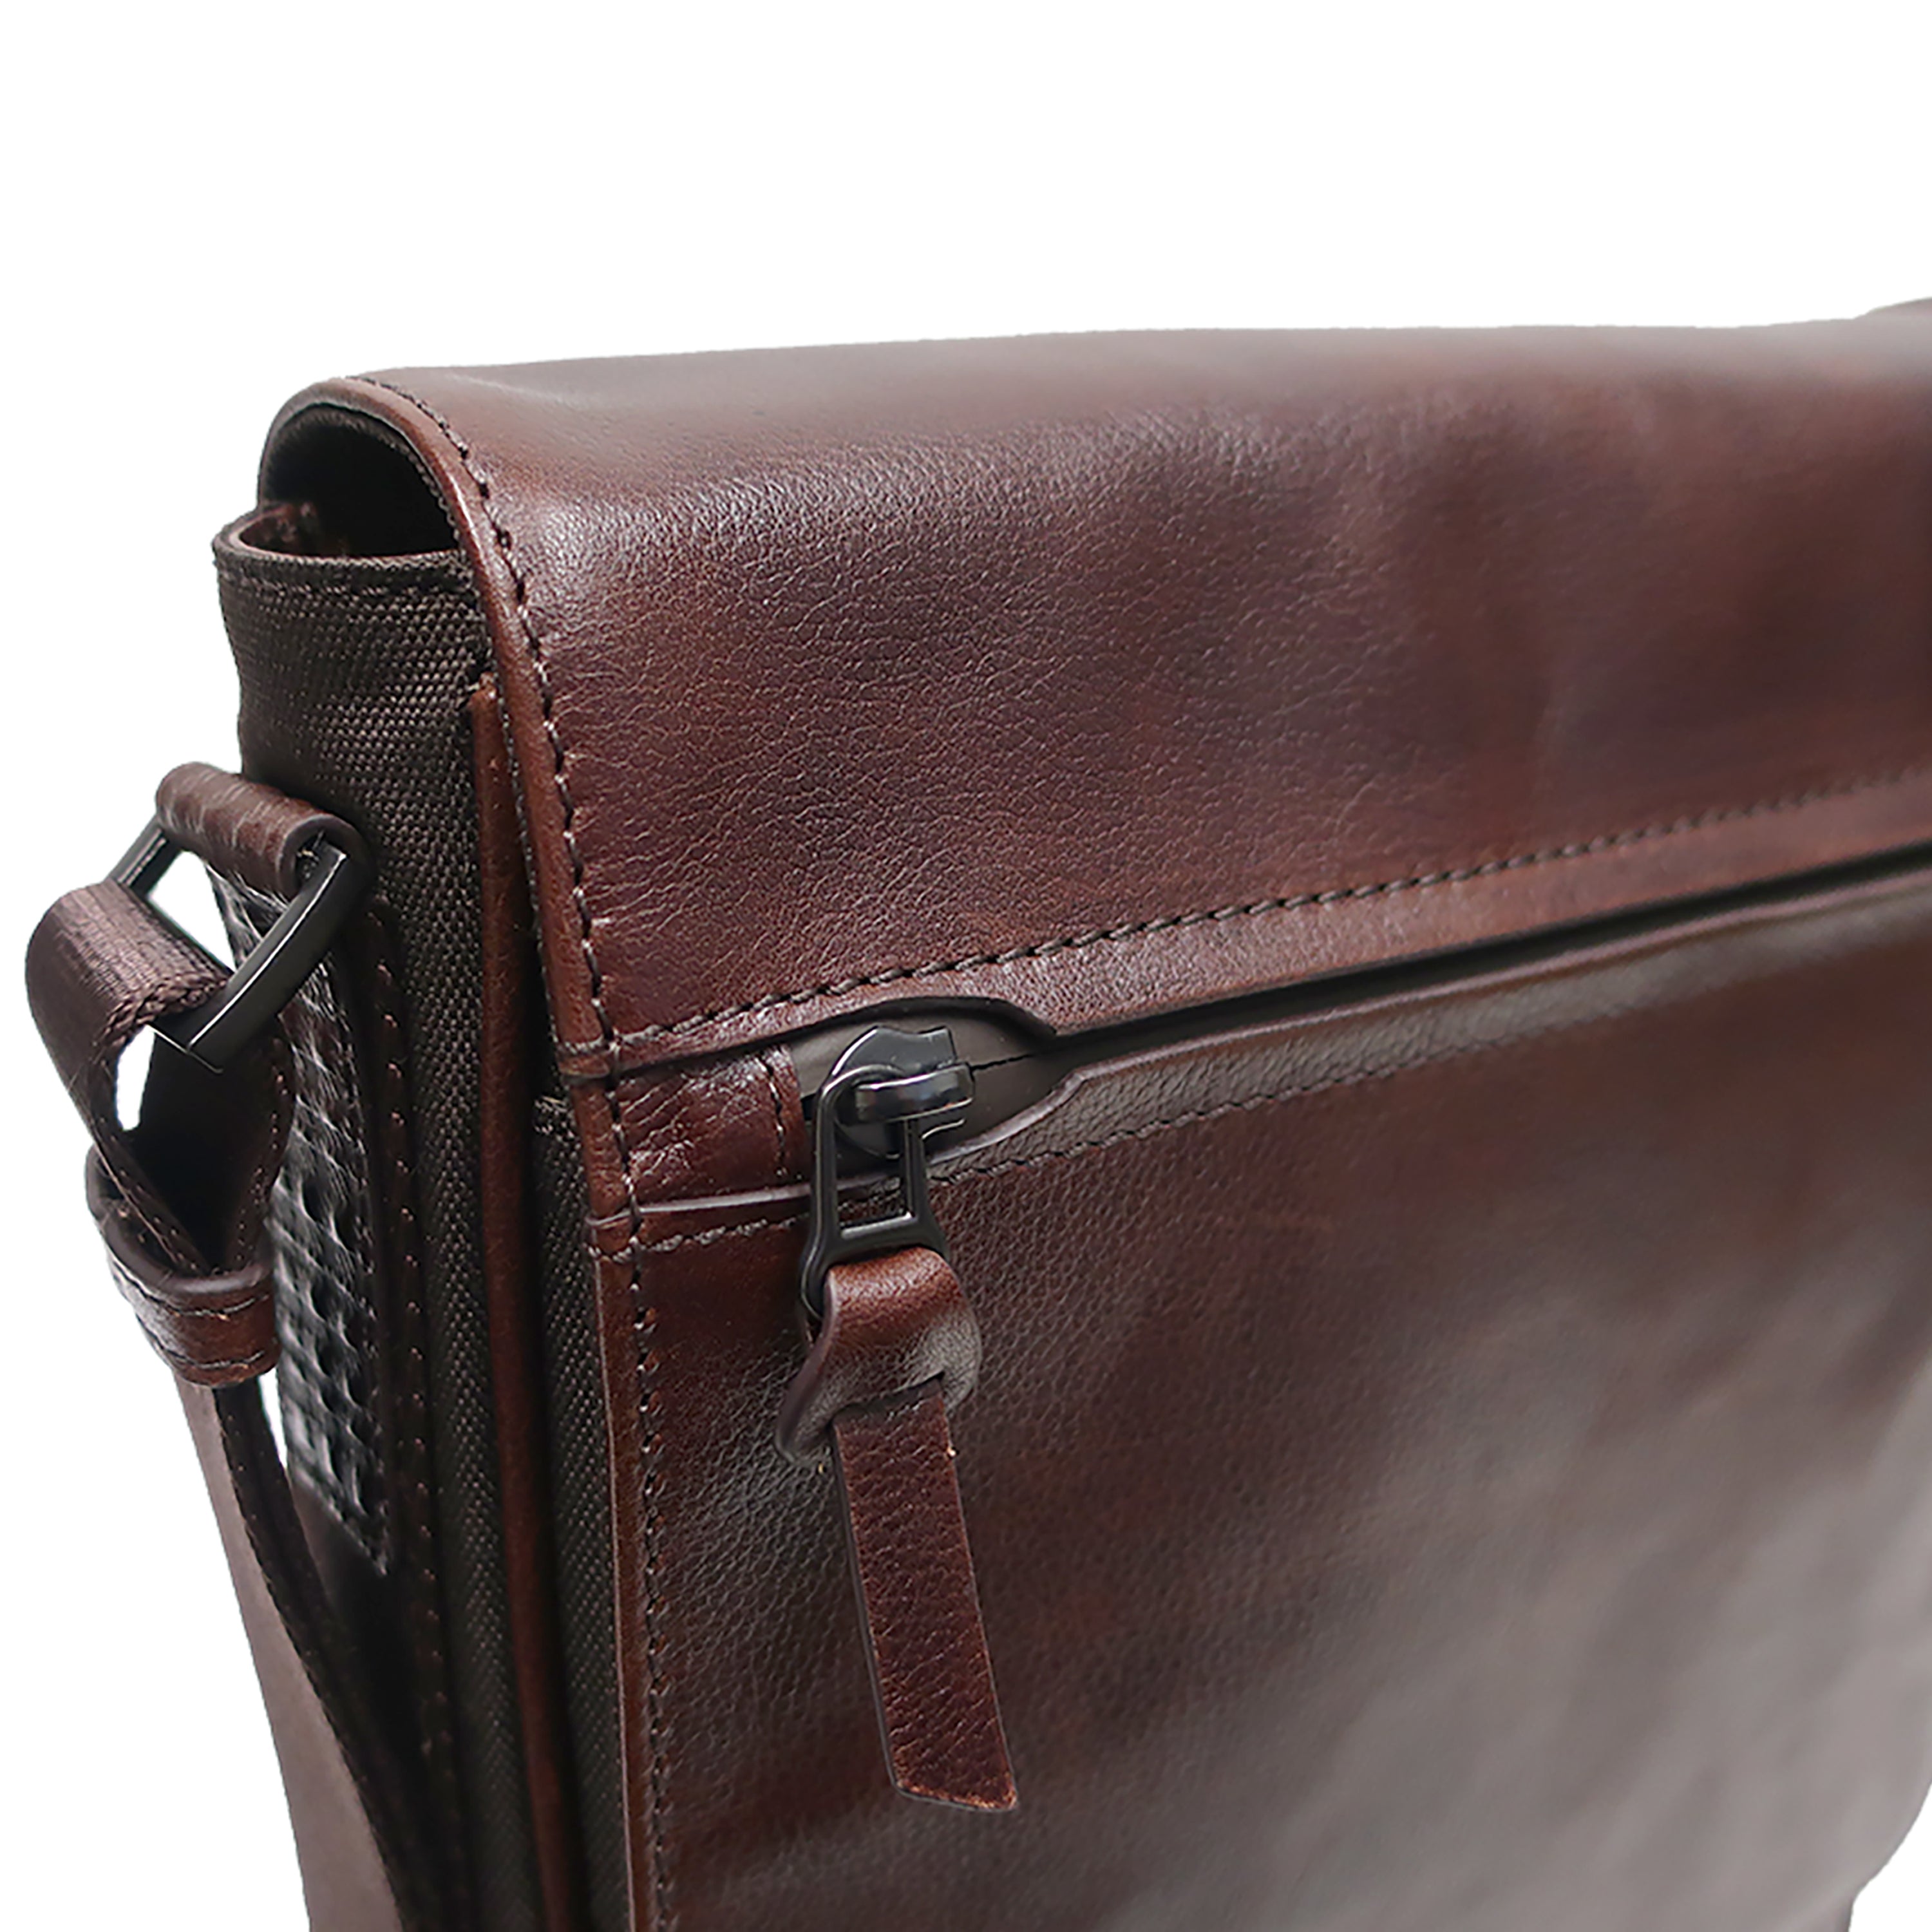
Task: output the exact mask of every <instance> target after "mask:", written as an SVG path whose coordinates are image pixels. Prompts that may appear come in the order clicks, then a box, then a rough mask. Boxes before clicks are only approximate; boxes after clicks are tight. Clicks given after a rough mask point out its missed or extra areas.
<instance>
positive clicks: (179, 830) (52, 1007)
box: [27, 766, 442, 1932]
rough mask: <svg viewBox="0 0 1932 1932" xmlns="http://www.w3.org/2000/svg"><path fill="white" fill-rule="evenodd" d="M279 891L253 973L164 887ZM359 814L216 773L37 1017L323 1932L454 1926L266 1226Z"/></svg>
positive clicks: (134, 872)
mask: <svg viewBox="0 0 1932 1932" xmlns="http://www.w3.org/2000/svg"><path fill="white" fill-rule="evenodd" d="M180 850H192V851H193V852H195V853H196V854H197V855H198V856H200V857H201V858H202V859H204V860H205V862H207V863H208V865H210V866H211V868H212V869H214V871H216V872H217V873H218V874H221V875H222V876H223V877H226V878H228V879H229V880H233V881H234V882H236V883H244V884H246V885H247V886H249V887H250V888H251V889H253V890H254V891H256V892H261V893H266V894H268V895H270V896H272V898H275V900H276V901H278V903H280V904H282V905H284V907H285V908H286V909H285V910H284V913H283V915H282V916H281V919H280V920H279V921H278V923H277V924H276V925H275V926H274V927H273V928H272V929H271V930H270V932H269V934H268V935H266V937H265V938H263V941H261V942H260V944H258V945H257V947H254V949H253V950H251V953H249V954H248V957H247V959H245V960H244V962H243V963H242V968H240V969H239V971H235V972H233V973H231V972H230V971H229V969H228V968H226V967H224V966H223V965H220V963H219V962H217V961H216V960H214V959H212V958H211V957H210V956H209V955H208V953H205V952H204V951H203V950H202V949H201V948H200V947H199V946H197V945H196V944H194V943H193V941H191V940H190V939H189V938H187V937H186V936H185V935H184V934H182V933H181V932H179V931H178V929H176V928H175V927H174V926H172V925H171V924H170V923H169V922H168V921H166V919H163V917H162V916H160V913H157V912H156V911H155V910H154V908H153V907H152V906H151V904H149V903H148V897H147V894H148V890H149V889H150V888H151V886H153V884H154V883H155V881H156V880H157V879H158V878H159V877H160V874H161V873H162V872H163V871H165V870H166V867H167V865H168V864H169V862H171V860H172V858H173V857H174V856H175V853H177V852H178V851H180ZM365 877H366V862H365V859H364V857H363V855H362V848H361V847H360V844H359V842H358V841H357V840H356V836H355V835H354V833H353V832H351V831H350V828H349V827H348V826H346V825H344V824H343V823H341V821H340V820H336V819H333V818H331V817H328V816H327V815H326V814H323V813H320V812H317V811H314V810H313V809H312V808H310V807H308V806H307V805H301V804H299V803H298V802H296V801H294V800H293V799H287V798H284V797H283V796H281V794H280V793H275V792H273V791H272V790H269V788H268V787H265V786H261V785H257V784H251V783H249V782H248V781H245V780H243V779H241V778H233V777H230V776H229V775H226V774H224V773H221V772H215V771H213V770H211V769H209V768H208V767H207V766H184V767H183V768H182V769H181V770H180V771H178V772H175V773H174V774H172V775H171V776H170V777H169V779H168V780H167V781H166V782H165V783H164V784H163V787H162V790H161V796H160V816H159V817H157V819H156V820H155V822H154V824H153V825H152V826H150V827H149V828H148V831H147V832H145V833H144V834H143V835H142V838H141V839H140V840H139V841H136V844H135V846H134V847H133V850H130V853H128V855H127V857H126V858H125V859H124V860H123V861H122V862H121V865H119V866H118V867H117V868H115V872H114V874H113V875H112V876H111V877H110V878H109V879H107V880H105V881H104V882H103V883H101V884H99V885H96V886H86V887H84V888H83V889H81V890H80V891H78V892H70V893H69V894H68V895H67V896H66V897H65V898H63V899H62V900H61V901H59V902H58V904H55V906H54V907H53V908H52V910H51V911H49V913H47V915H46V917H45V918H44V919H43V920H42V921H41V922H40V926H39V928H38V929H37V931H36V932H35V933H34V937H33V940H32V941H31V944H30V946H29V948H28V958H27V989H28V998H29V1001H30V1003H31V1006H32V1008H33V1012H34V1019H35V1022H36V1023H37V1025H38V1026H39V1028H40V1033H41V1036H42V1037H43V1040H45V1041H46V1046H47V1049H48V1051H49V1053H50V1054H51V1055H52V1057H53V1059H54V1062H55V1065H56V1067H58V1070H59V1072H60V1075H61V1077H62V1080H63V1081H64V1082H65V1084H66V1086H67V1088H68V1092H69V1093H70V1094H71V1095H72V1097H73V1098H74V1101H75V1103H76V1104H77V1106H78V1107H79V1108H80V1112H81V1115H82V1117H83V1118H84V1119H85V1120H86V1122H87V1124H88V1127H89V1131H90V1132H91V1133H92V1136H93V1139H94V1145H93V1148H92V1150H91V1151H90V1152H89V1156H88V1162H87V1193H88V1199H89V1205H90V1207H91V1208H92V1210H93V1212H94V1214H95V1219H96V1221H97V1223H98V1225H99V1227H100V1229H101V1235H102V1238H103V1240H104V1242H105V1244H106V1246H107V1253H108V1259H109V1265H110V1269H111V1271H112V1272H113V1276H114V1278H115V1281H116V1283H118V1286H119V1287H120V1289H121V1292H122V1293H123V1294H124V1295H126V1297H127V1299H128V1301H129V1302H130V1304H132V1305H133V1309H134V1311H135V1313H136V1315H137V1316H139V1319H140V1321H141V1323H142V1327H143V1328H144V1329H145V1331H146V1332H147V1334H148V1340H150V1341H151V1343H153V1344H154V1347H155V1349H157V1352H159V1353H160V1355H161V1356H162V1358H163V1359H164V1360H165V1361H166V1362H167V1363H168V1364H169V1367H171V1368H172V1370H174V1372H175V1376H176V1378H177V1379H178V1382H179V1384H180V1388H181V1400H182V1403H183V1406H184V1408H185V1409H186V1410H187V1418H188V1426H189V1429H190V1432H191V1433H192V1434H193V1439H194V1444H195V1448H196V1452H197V1454H198V1455H199V1458H200V1462H201V1467H202V1474H203V1475H204V1476H205V1478H206V1479H207V1483H208V1494H209V1496H210V1497H211V1499H212V1501H213V1503H214V1514H215V1517H216V1520H217V1523H218V1524H219V1525H220V1532H221V1539H222V1543H223V1547H224V1548H225V1549H226V1552H227V1556H228V1562H229V1568H230V1570H231V1571H233V1575H234V1580H235V1587H236V1594H237V1595H238V1597H239V1599H240V1602H241V1609H242V1622H243V1623H244V1625H245V1628H246V1629H247V1631H248V1641H249V1644H250V1646H251V1649H252V1650H253V1652H254V1659H255V1667H256V1670H257V1673H258V1675H259V1676H260V1679H261V1685H262V1694H263V1700H264V1702H265V1703H266V1705H267V1707H268V1714H269V1724H270V1727H271V1728H272V1731H273V1733H274V1736H275V1748H276V1751H277V1754H278V1757H280V1759H281V1769H282V1774H283V1778H284V1783H285V1784H286V1786H287V1792H288V1798H289V1807H290V1812H291V1814H293V1821H294V1825H295V1833H296V1851H297V1854H298V1856H299V1860H300V1862H301V1866H302V1885H303V1889H304V1891H305V1894H306V1895H307V1898H308V1909H309V1916H310V1922H311V1925H312V1926H313V1927H314V1928H315V1929H316V1932H431V1928H432V1927H437V1926H438V1925H440V1923H441V1922H442V1921H441V1916H440V1912H439V1911H438V1909H437V1901H436V1900H434V1898H433V1897H430V1896H429V1895H428V1888H429V1886H430V1885H431V1876H430V1874H431V1873H433V1872H434V1869H435V1867H434V1863H433V1861H431V1859H430V1858H427V1857H425V1856H423V1855H421V1854H422V1851H423V1849H424V1846H425V1840H424V1838H423V1836H422V1832H421V1831H420V1828H419V1824H418V1822H417V1820H416V1816H415V1812H416V1799H415V1794H414V1792H413V1787H412V1784H411V1781H410V1779H409V1778H408V1777H407V1774H406V1772H405V1769H404V1767H403V1766H401V1765H400V1764H398V1763H395V1761H394V1757H393V1754H392V1752H391V1751H389V1749H388V1748H386V1746H385V1745H384V1744H383V1742H382V1735H381V1733H380V1730H379V1728H378V1727H377V1724H375V1722H374V1719H373V1713H372V1712H371V1711H370V1710H369V1709H368V1708H367V1707H366V1704H365V1698H364V1696H363V1693H362V1689H361V1687H360V1685H359V1679H358V1674H357V1673H356V1670H355V1668H354V1662H353V1657H352V1655H351V1654H350V1647H349V1645H348V1643H347V1638H346V1637H345V1635H344V1631H343V1630H342V1628H341V1625H340V1622H339V1621H338V1618H337V1617H336V1616H335V1612H334V1611H333V1610H332V1607H331V1606H330V1604H329V1599H328V1598H327V1596H326V1593H325V1592H324V1589H323V1584H322V1581H321V1578H320V1575H319V1574H318V1572H317V1568H316V1565H315V1562H314V1559H313V1557H312V1556H311V1553H310V1550H309V1547H308V1543H307V1541H306V1540H305V1537H304V1535H303V1533H302V1528H301V1526H300V1523H299V1520H298V1519H297V1516H296V1503H295V1499H294V1496H293V1492H292V1491H291V1490H290V1484H289V1479H288V1476H287V1472H286V1470H285V1469H284V1466H283V1464H282V1462H281V1457H280V1456H279V1454H278V1451H277V1449H276V1446H275V1439H274V1436H273V1435H272V1433H271V1431H270V1430H269V1422H268V1417H267V1415H266V1411H265V1409H264V1408H263V1402H262V1396H261V1390H260V1385H259V1381H258V1378H259V1377H260V1376H262V1375H263V1373H266V1371H267V1370H269V1369H270V1368H272V1367H273V1366H274V1365H275V1358H276V1355H277V1352H278V1344H277V1341H276V1331H275V1307H274V1283H273V1279H272V1271H271V1268H270V1266H269V1262H268V1260H267V1259H266V1246H265V1240H264V1236H265V1227H266V1215H267V1210H268V1203H269V1194H270V1191H271V1190H272V1187H274V1184H275V1178H276V1175H277V1174H278V1172H279V1170H280V1168H281V1160H282V1154H283V1148H284V1142H285V1139H286V1137H287V1130H288V1084H287V1056H288V1048H287V1043H286V1041H285V1040H284V1038H283V1036H282V1032H281V1025H280V1013H281V1008H282V1007H283V1006H284V1005H285V1004H287V1000H288V998H290V995H292V994H293V992H295V990H296V988H297V987H298V986H299V985H300V984H301V983H302V980H303V979H304V978H305V977H306V976H307V974H308V973H309V972H311V971H313V970H314V968H315V967H316V965H317V964H318V963H319V962H320V959H321V958H322V956H323V953H324V952H325V951H326V949H327V947H328V946H329V944H330V942H331V941H332V939H333V938H334V937H335V934H336V933H337V932H338V931H339V930H340V929H341V923H342V920H343V918H344V916H345V915H346V913H347V910H349V909H350V907H351V906H352V905H353V903H354V901H355V899H356V898H357V897H358V896H359V894H360V891H361V889H362V882H363V880H364V878H365ZM143 1028H148V1029H151V1030H152V1031H154V1034H155V1036H156V1039H155V1046H154V1057H153V1060H152V1062H151V1067H150V1071H149V1073H148V1082H147V1088H146V1092H145V1097H144V1099H143V1102H142V1109H141V1115H140V1118H139V1121H138V1123H136V1124H133V1125H132V1126H124V1125H123V1124H122V1122H121V1119H120V1117H119V1114H118V1109H117V1106H116V1100H115V1088H116V1079H117V1074H118V1067H119V1063H120V1061H121V1055H122V1052H123V1051H124V1049H125V1048H126V1047H127V1045H128V1043H130V1041H131V1040H133V1037H134V1036H135V1035H136V1034H137V1033H139V1032H140V1031H142V1029H143Z"/></svg>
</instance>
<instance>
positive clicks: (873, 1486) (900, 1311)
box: [778, 1248, 1016, 1811]
mask: <svg viewBox="0 0 1932 1932" xmlns="http://www.w3.org/2000/svg"><path fill="white" fill-rule="evenodd" d="M979 1373H980V1325H979V1323H978V1322H977V1320H976V1319H974V1314H973V1311H972V1309H971V1307H969V1306H968V1303H967V1301H966V1297H965V1294H964V1292H962V1290H961V1288H960V1286H959V1278H958V1277H957V1276H956V1275H955V1274H953V1270H952V1268H951V1267H950V1265H948V1263H947V1261H946V1259H945V1258H944V1256H941V1255H939V1254H937V1253H935V1252H934V1251H933V1250H932V1249H930V1248H900V1249H897V1250H893V1251H892V1253H885V1254H877V1255H868V1256H864V1257H862V1259H859V1260H857V1261H853V1262H841V1264H840V1265H838V1267H836V1268H833V1269H832V1271H830V1272H829V1274H827V1275H826V1280H825V1313H824V1317H823V1320H822V1321H821V1322H820V1326H819V1330H818V1334H817V1337H816V1339H815V1340H814V1342H813V1343H812V1347H811V1353H810V1355H808V1356H807V1357H806V1358H805V1363H804V1365H803V1366H802V1367H801V1368H800V1369H799V1372H798V1373H797V1375H796V1376H795V1377H794V1378H793V1382H792V1385H791V1388H790V1390H789V1391H787V1394H786V1397H785V1400H784V1407H783V1409H782V1411H781V1414H780V1417H779V1421H778V1441H779V1443H780V1445H781V1447H782V1448H784V1451H785V1452H786V1453H787V1454H788V1455H790V1456H792V1457H795V1458H797V1459H799V1460H807V1461H811V1460H817V1457H819V1456H820V1454H823V1450H824V1448H825V1446H826V1443H827V1442H829V1444H830V1445H831V1448H832V1460H833V1463H834V1466H835V1468H836V1469H837V1472H838V1484H839V1488H840V1490H841V1493H842V1494H843V1496H844V1503H845V1525H846V1529H847V1538H848V1541H849V1543H850V1548H851V1553H852V1565H853V1579H854V1581H855V1582H856V1584H857V1586H858V1591H859V1609H860V1612H861V1613H862V1616H863V1617H864V1619H865V1637H866V1656H867V1660H868V1664H869V1667H870V1670H871V1679H872V1690H873V1694H874V1701H875V1702H876V1703H877V1709H878V1717H879V1728H880V1733H881V1735H882V1736H883V1739H884V1742H885V1747H886V1764H887V1766H888V1768H889V1770H890V1772H891V1774H892V1783H893V1784H894V1785H895V1787H897V1788H898V1790H900V1791H901V1792H903V1793H905V1794H906V1796H908V1797H910V1798H924V1799H931V1800H932V1802H935V1803H937V1804H941V1805H960V1806H963V1807H965V1808H967V1809H968V1810H971V1811H1010V1810H1011V1809H1012V1808H1013V1805H1014V1804H1015V1802H1016V1799H1015V1796H1014V1790H1013V1769H1012V1767H1011V1766H1010V1763H1008V1760H1007V1741H1006V1734H1005V1732H1004V1730H1003V1728H1002V1727H1001V1722H1000V1706H999V1699H998V1694H997V1693H996V1691H995V1688H994V1685H993V1667H992V1660H991V1658H989V1656H988V1655H987V1650H986V1631H985V1630H984V1628H983V1626H982V1624H981V1622H980V1598H979V1586H978V1583H977V1580H976V1579H975V1577H974V1572H973V1553H972V1550H971V1547H970V1545H969V1544H968V1541H967V1537H966V1517H965V1511H964V1509H963V1508H962V1505H961V1503H960V1500H959V1478H958V1477H957V1475H956V1474H955V1472H954V1469H953V1437H952V1430H951V1425H950V1422H949V1421H948V1419H947V1406H948V1404H949V1403H950V1404H952V1405H953V1406H955V1407H956V1406H958V1405H959V1403H962V1402H963V1401H965V1399H966V1398H967V1397H968V1396H969V1395H971V1394H972V1392H973V1387H974V1382H976V1381H977V1379H978V1376H979Z"/></svg>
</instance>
